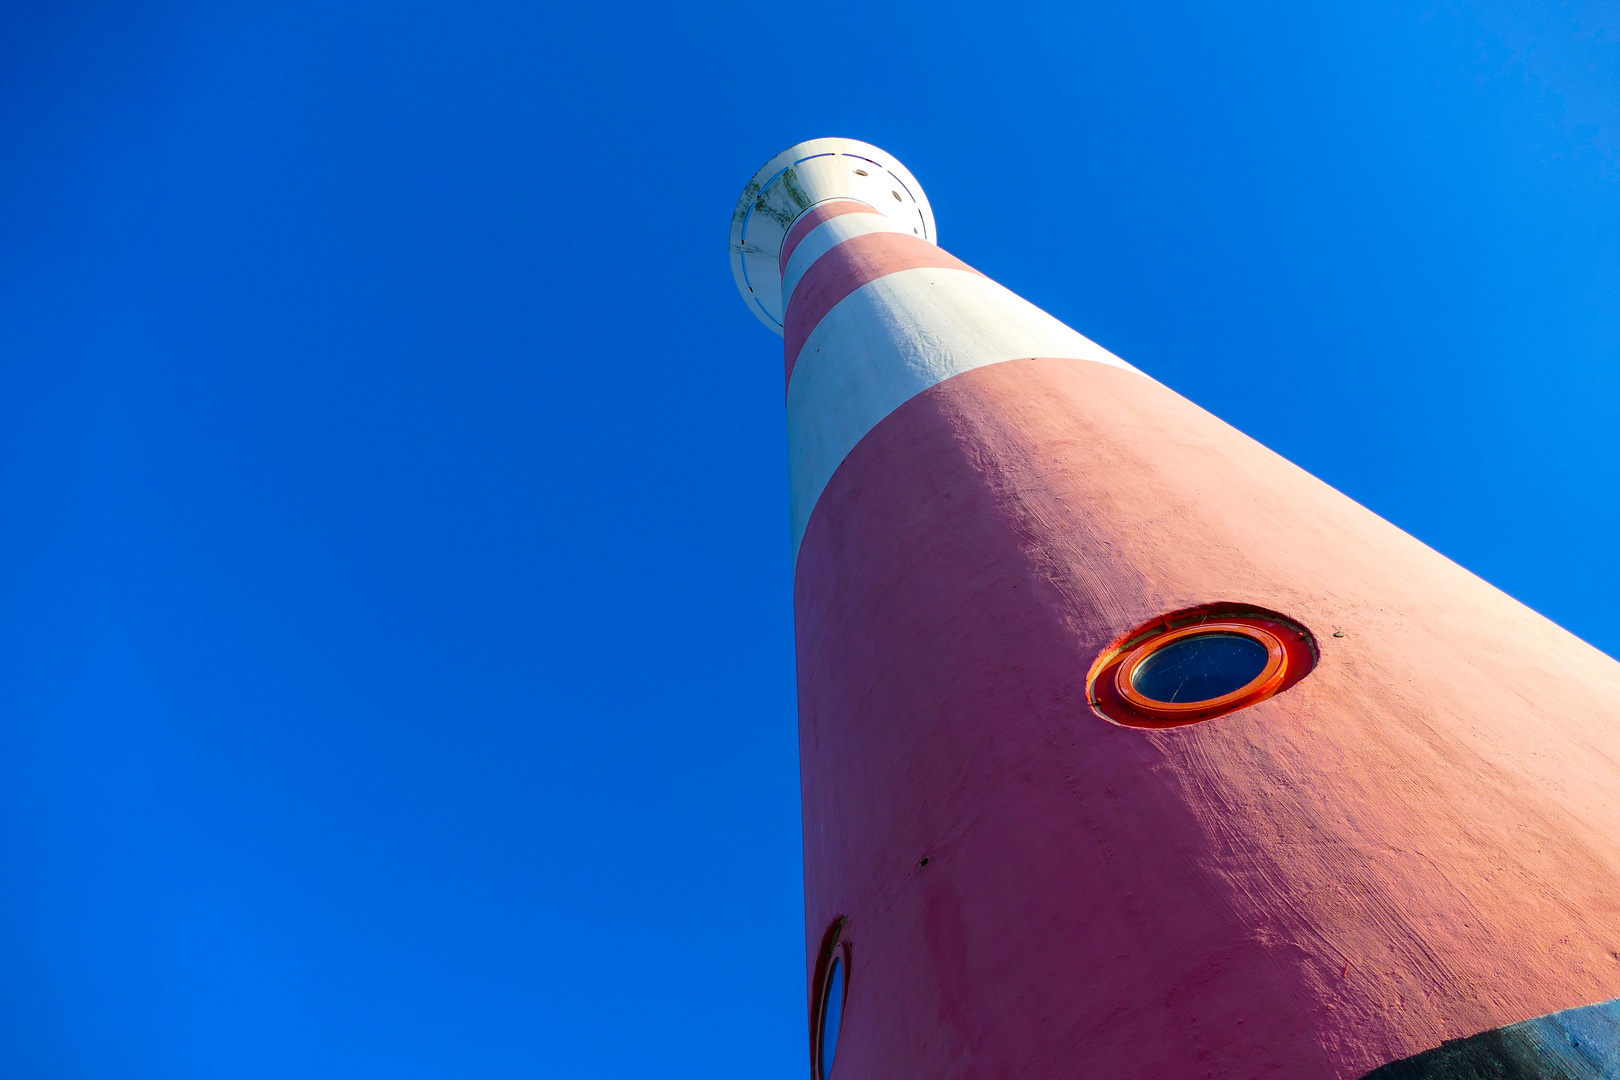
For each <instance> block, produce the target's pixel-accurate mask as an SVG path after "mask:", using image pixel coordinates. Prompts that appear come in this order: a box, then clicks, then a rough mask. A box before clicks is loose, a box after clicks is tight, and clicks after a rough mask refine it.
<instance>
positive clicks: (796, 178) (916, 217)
mask: <svg viewBox="0 0 1620 1080" xmlns="http://www.w3.org/2000/svg"><path fill="white" fill-rule="evenodd" d="M828 199H858V200H860V201H861V202H863V203H866V204H868V205H869V206H872V207H874V208H875V209H876V210H877V211H878V212H879V213H881V214H883V215H884V216H885V217H889V218H892V219H893V220H895V221H896V222H900V223H903V224H904V225H905V230H906V231H908V232H909V231H910V230H911V229H913V228H916V229H917V230H918V232H917V235H919V236H921V237H922V238H923V239H924V240H927V241H928V242H929V243H931V244H932V243H938V238H937V236H936V235H935V232H934V211H933V209H932V208H931V207H930V206H929V205H928V196H926V195H924V194H923V189H922V185H920V184H918V183H917V178H916V177H914V176H912V175H911V171H910V170H909V169H907V168H906V167H905V166H904V165H902V164H900V163H899V162H898V161H896V160H895V159H894V157H893V156H892V155H890V154H886V153H884V152H883V151H882V150H879V149H878V148H877V147H875V146H873V145H872V144H871V143H864V142H861V141H859V140H858V139H811V140H810V141H809V142H802V143H799V144H798V145H797V146H792V147H789V148H788V149H786V150H784V151H782V152H781V153H780V154H777V155H776V156H775V157H773V158H772V159H771V160H770V161H768V162H766V163H765V166H764V168H762V169H760V170H759V172H757V173H755V174H754V178H753V179H752V180H750V181H749V182H748V186H747V187H745V188H743V193H742V198H740V199H738V200H737V208H736V210H734V211H733V212H732V215H731V273H732V276H733V277H735V278H736V280H737V291H738V292H740V293H742V298H743V301H744V302H745V303H747V305H748V309H749V310H750V311H752V312H753V313H754V314H755V315H756V316H758V317H759V321H760V322H762V323H764V324H765V325H766V326H768V327H770V328H771V329H772V330H774V331H775V332H776V333H778V334H780V333H781V332H782V323H783V320H784V313H785V312H786V310H787V305H786V304H785V303H784V302H783V298H782V277H781V271H782V263H781V256H782V241H783V240H784V239H786V238H787V233H788V230H789V229H790V228H792V227H793V222H794V221H796V220H797V219H798V217H799V215H800V214H802V213H804V212H805V211H806V210H808V209H809V208H810V207H812V206H814V205H815V204H816V203H819V202H826V201H827V200H828Z"/></svg>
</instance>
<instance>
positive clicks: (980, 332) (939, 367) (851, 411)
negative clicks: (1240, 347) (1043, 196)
mask: <svg viewBox="0 0 1620 1080" xmlns="http://www.w3.org/2000/svg"><path fill="white" fill-rule="evenodd" d="M856 216H859V217H862V218H864V217H866V215H864V214H863V215H847V216H846V218H839V219H834V220H835V221H836V220H846V219H847V217H856ZM828 224H832V222H828ZM797 257H798V252H794V258H795V259H797ZM1032 356H1046V357H1061V358H1072V359H1076V360H1091V361H1095V362H1097V363H1100V364H1108V365H1110V366H1112V367H1118V368H1124V369H1125V370H1127V371H1136V368H1133V367H1131V365H1129V364H1127V363H1126V362H1125V361H1123V360H1121V359H1120V358H1119V357H1117V356H1115V355H1114V354H1113V353H1111V352H1109V351H1108V350H1107V349H1104V348H1103V347H1102V346H1101V345H1098V344H1097V343H1096V342H1094V341H1092V340H1090V339H1089V338H1087V337H1085V336H1083V335H1082V334H1080V333H1078V332H1077V331H1075V330H1072V329H1070V328H1069V327H1067V326H1065V325H1064V324H1063V323H1061V322H1059V321H1058V320H1057V319H1055V318H1053V317H1052V316H1051V315H1048V314H1047V313H1046V312H1044V311H1042V310H1041V309H1040V308H1038V307H1036V306H1035V305H1034V304H1031V303H1030V302H1029V301H1027V300H1025V299H1024V298H1022V297H1020V296H1018V295H1017V294H1016V293H1014V292H1012V291H1011V290H1009V289H1007V288H1005V287H1003V286H1001V285H998V284H996V283H995V282H994V281H991V280H990V279H989V278H987V277H984V276H983V275H981V274H977V273H974V272H972V271H970V270H954V269H946V268H939V267H921V268H918V269H911V270H900V271H897V272H895V273H892V274H887V275H885V276H883V277H880V278H877V279H876V280H874V281H869V282H867V283H866V284H865V285H862V286H861V287H860V288H858V289H856V290H855V291H854V292H852V293H850V295H848V296H847V297H845V298H844V299H843V300H841V301H839V303H838V304H837V305H835V306H834V307H833V309H832V310H831V311H829V312H828V313H827V315H826V317H824V318H823V319H822V320H821V322H820V323H819V324H818V325H817V326H816V328H815V329H814V330H812V331H811V332H810V336H809V338H808V339H807V340H806V342H805V346H804V348H803V350H802V351H801V352H800V353H799V357H798V362H797V364H796V365H795V366H794V369H793V378H792V381H791V382H790V383H789V385H788V396H787V423H788V471H789V499H790V504H791V515H792V528H793V559H794V562H795V563H797V561H798V558H799V545H800V543H801V542H802V541H803V539H804V530H805V528H806V527H807V526H808V525H809V522H810V514H811V512H812V511H813V510H814V509H815V506H816V502H817V500H819V499H820V498H821V493H822V491H823V490H825V488H826V486H827V483H828V481H830V480H831V479H832V476H833V473H834V472H836V471H837V469H838V466H839V465H840V464H842V463H843V461H844V458H845V457H847V456H848V455H849V452H850V451H851V450H853V449H855V445H856V444H857V443H859V442H860V441H861V439H862V438H864V437H865V436H866V433H867V432H869V431H871V430H872V429H873V428H874V427H876V426H877V425H878V424H879V423H881V422H882V421H883V419H884V418H885V417H887V416H888V415H889V414H890V413H892V412H894V410H895V409H897V408H899V407H900V406H901V405H903V404H905V403H906V402H907V401H909V400H911V399H912V398H913V397H915V396H916V395H918V394H920V393H922V392H923V391H924V390H927V389H928V388H929V387H932V386H936V385H938V384H939V383H942V382H944V381H945V380H946V379H949V378H950V377H951V376H953V375H959V374H961V373H962V372H964V371H972V370H973V369H975V368H981V367H987V366H989V365H991V364H999V363H1004V362H1005V361H1008V360H1019V359H1023V358H1025V357H1032ZM1145 377H1146V376H1144V378H1145Z"/></svg>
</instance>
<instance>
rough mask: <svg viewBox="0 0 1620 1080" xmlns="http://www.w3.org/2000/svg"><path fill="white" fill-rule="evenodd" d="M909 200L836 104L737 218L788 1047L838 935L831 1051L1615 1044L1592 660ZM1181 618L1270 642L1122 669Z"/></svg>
mask: <svg viewBox="0 0 1620 1080" xmlns="http://www.w3.org/2000/svg"><path fill="white" fill-rule="evenodd" d="M936 240H937V234H936V230H935V225H934V220H933V215H932V210H931V209H930V208H929V206H928V203H927V198H926V195H925V194H924V193H923V191H922V189H921V186H920V185H919V184H918V183H917V182H916V180H915V178H914V177H912V176H911V174H910V173H909V172H908V171H906V170H905V169H904V167H903V166H900V165H899V163H898V162H896V161H895V160H894V159H893V158H892V157H891V156H890V155H888V154H886V153H884V152H883V151H881V150H879V149H877V148H875V147H872V146H869V145H868V144H864V143H859V142H856V141H854V140H843V139H823V140H814V141H812V142H809V143H803V144H800V145H799V146H796V147H794V148H791V149H790V150H788V151H784V152H783V153H782V154H780V155H778V156H777V157H776V158H775V159H773V160H772V161H771V162H770V163H768V164H767V165H766V166H765V167H764V168H763V169H761V170H760V172H759V174H757V175H756V177H755V178H754V180H753V181H752V182H751V183H750V184H749V186H748V187H747V188H746V189H745V191H744V195H743V198H742V199H741V200H740V201H739V203H738V207H737V211H736V213H735V215H734V217H733V223H732V238H731V252H732V265H733V270H734V273H735V275H736V278H737V283H738V288H739V291H740V292H742V295H743V297H744V300H745V302H746V303H748V305H749V307H750V309H751V310H753V311H754V313H755V315H756V316H757V317H759V318H760V319H761V321H762V322H765V323H766V324H767V325H768V326H770V327H771V328H772V329H773V330H775V331H776V332H778V333H781V334H782V335H783V338H784V347H785V371H786V376H787V387H786V400H787V410H788V431H789V482H790V520H791V526H792V538H793V545H792V551H793V556H794V575H795V577H794V602H795V619H796V633H797V642H798V644H797V650H798V671H799V700H800V749H801V766H802V774H803V802H804V828H805V872H806V917H807V938H806V939H807V958H808V961H809V971H810V985H809V987H808V995H809V996H808V1001H809V1004H810V1013H809V1026H810V1032H809V1034H810V1037H811V1044H812V1048H813V1052H812V1069H813V1071H819V1070H821V1069H822V1068H823V1067H824V1066H825V1065H826V1064H828V1063H827V1062H822V1061H820V1060H819V1057H820V1056H821V1055H820V1050H819V1047H820V1046H821V1044H822V1043H823V1042H824V1041H825V1038H824V1036H826V1035H827V1034H829V1033H830V1029H829V1031H828V1032H824V1031H823V1030H822V1028H823V1026H824V1024H823V1021H822V1019H821V1017H822V1012H823V1005H824V1002H825V999H826V997H827V987H828V985H829V983H830V981H832V979H833V976H834V973H835V972H836V975H837V985H838V986H839V987H840V992H841V994H842V988H846V987H847V998H842V1000H841V1001H840V1002H838V1004H841V1005H842V1006H843V1008H842V1010H841V1013H839V1012H837V1011H835V1015H841V1023H840V1025H839V1027H838V1032H837V1044H836V1053H835V1054H834V1055H832V1072H831V1076H832V1077H833V1080H856V1078H858V1077H863V1076H883V1077H893V1078H904V1077H918V1078H921V1077H929V1078H940V1077H962V1078H968V1077H982V1078H989V1077H1002V1076H1006V1077H1014V1076H1016V1077H1044V1076H1054V1077H1055V1076H1069V1075H1085V1076H1088V1077H1095V1078H1113V1077H1120V1078H1124V1077H1144V1078H1146V1077H1153V1078H1156V1080H1166V1078H1179V1077H1206V1076H1208V1077H1231V1078H1245V1080H1246V1078H1252V1077H1259V1076H1267V1075H1277V1076H1289V1077H1324V1078H1327V1077H1333V1078H1345V1080H1351V1078H1356V1077H1362V1076H1366V1075H1368V1074H1373V1075H1376V1076H1379V1077H1380V1078H1384V1077H1387V1078H1389V1080H1396V1077H1443V1076H1463V1075H1473V1074H1472V1073H1468V1072H1464V1071H1461V1070H1463V1069H1465V1068H1473V1067H1475V1066H1476V1065H1479V1064H1480V1063H1486V1064H1490V1063H1495V1065H1493V1066H1492V1067H1501V1068H1506V1067H1508V1066H1511V1067H1512V1068H1514V1069H1517V1070H1518V1072H1516V1073H1515V1072H1506V1073H1503V1075H1522V1076H1546V1077H1555V1076H1567V1077H1572V1078H1580V1077H1587V1076H1591V1077H1599V1076H1614V1075H1620V1072H1616V1071H1615V1070H1616V1069H1617V1068H1620V1015H1617V1014H1616V1013H1615V1012H1614V1010H1612V1009H1611V1008H1610V1007H1608V1006H1605V1005H1604V1004H1603V1003H1605V1002H1609V1001H1611V1000H1612V999H1614V998H1615V997H1616V996H1620V920H1617V916H1620V840H1617V839H1616V838H1617V837H1620V664H1616V663H1615V661H1613V660H1612V659H1610V658H1609V657H1607V656H1605V655H1603V654H1602V653H1600V652H1598V651H1597V650H1596V649H1593V648H1591V647H1590V646H1588V645H1586V644H1585V643H1583V642H1581V641H1580V640H1579V639H1577V638H1575V637H1574V636H1573V635H1570V634H1569V633H1567V632H1566V631H1564V630H1562V629H1561V628H1559V627H1557V626H1556V625H1554V624H1552V623H1551V622H1549V621H1548V620H1546V619H1544V618H1542V617H1541V616H1539V615H1537V614H1536V613H1534V612H1532V611H1530V610H1529V609H1528V608H1526V607H1524V606H1523V605H1521V604H1519V603H1518V602H1516V601H1514V600H1513V599H1511V598H1510V597H1507V596H1506V595H1504V594H1503V593H1501V592H1500V591H1499V590H1496V589H1495V588H1493V587H1492V586H1490V585H1488V584H1487V583H1485V582H1484V581H1481V580H1480V579H1479V578H1477V577H1475V576H1473V575H1471V574H1469V573H1468V572H1466V571H1464V570H1463V569H1461V568H1460V567H1458V566H1456V565H1455V564H1454V563H1452V562H1450V561H1449V560H1447V559H1445V558H1444V557H1442V556H1440V555H1439V554H1437V553H1435V552H1434V551H1432V550H1431V549H1429V548H1427V547H1425V546H1424V545H1422V544H1421V543H1419V542H1418V541H1416V540H1415V539H1413V538H1411V537H1410V536H1407V535H1406V534H1405V533H1403V532H1401V531H1400V530H1399V529H1396V528H1395V527H1394V526H1392V525H1390V524H1389V523H1387V522H1385V521H1383V520H1382V519H1380V518H1378V517H1377V516H1376V515H1374V514H1372V513H1371V512H1369V511H1367V510H1366V509H1364V508H1363V507H1361V506H1359V505H1358V504H1356V503H1354V502H1353V501H1351V500H1350V499H1348V498H1346V497H1345V496H1343V495H1342V494H1340V493H1339V492H1337V491H1334V490H1333V489H1332V488H1330V487H1328V486H1327V485H1325V484H1323V483H1321V482H1320V481H1318V480H1316V479H1314V478H1313V477H1311V476H1309V475H1308V474H1306V473H1305V472H1303V471H1302V470H1300V469H1298V468H1296V467H1295V466H1293V465H1291V464H1290V463H1288V462H1287V461H1285V460H1283V459H1282V458H1280V457H1278V456H1277V455H1275V454H1273V453H1272V452H1270V451H1269V450H1266V449H1265V448H1264V447H1262V446H1260V445H1259V444H1257V443H1255V442H1254V441H1253V440H1251V439H1249V438H1247V437H1246V436H1244V435H1243V434H1241V433H1240V432H1238V431H1236V430H1234V429H1233V428H1231V427H1230V426H1228V425H1226V424H1224V423H1223V422H1221V421H1220V420H1218V419H1216V418H1215V417H1213V416H1211V415H1210V414H1208V413H1207V412H1205V411H1203V410H1201V409H1199V408H1197V407H1196V406H1194V405H1192V404H1191V403H1190V402H1187V401H1186V400H1185V399H1183V398H1181V397H1180V396H1179V395H1177V394H1175V393H1174V392H1173V391H1171V390H1169V389H1168V388H1166V387H1164V386H1162V385H1161V384H1159V383H1157V382H1155V381H1154V380H1152V379H1150V378H1148V377H1147V376H1145V375H1143V374H1142V373H1140V372H1138V371H1136V370H1135V369H1134V368H1132V367H1131V366H1130V365H1128V364H1126V363H1125V362H1124V361H1122V360H1120V359H1119V358H1117V357H1114V356H1113V355H1112V354H1110V353H1108V352H1107V351H1106V350H1104V349H1102V348H1101V347H1100V346H1098V345H1096V344H1095V343H1093V342H1091V341H1089V340H1087V339H1086V338H1084V337H1083V336H1081V335H1080V334H1078V333H1076V332H1075V331H1073V330H1071V329H1069V328H1068V327H1066V326H1064V325H1063V324H1062V323H1060V322H1059V321H1058V320H1056V319H1054V318H1052V317H1051V316H1050V315H1047V314H1046V313H1044V312H1042V311H1040V310H1039V309H1037V308H1035V307H1034V306H1033V305H1030V304H1028V303H1027V302H1026V301H1024V300H1022V299H1020V298H1018V297H1017V296H1015V295H1014V294H1012V293H1011V292H1009V291H1008V290H1006V289H1004V288H1002V287H1001V286H999V285H997V284H995V283H994V282H992V281H990V280H989V279H988V278H985V277H984V276H983V275H982V274H979V273H978V272H976V271H974V270H973V269H971V268H970V267H968V266H966V265H965V264H963V263H962V262H960V261H959V260H957V259H956V258H955V257H953V256H951V255H950V254H948V253H946V252H945V251H944V250H943V249H941V248H939V247H938V246H937V243H936ZM1217 626H1218V627H1224V628H1226V629H1225V631H1223V633H1224V635H1225V637H1227V638H1230V639H1232V641H1234V642H1237V641H1239V639H1240V638H1241V639H1243V640H1244V641H1247V640H1249V639H1252V640H1253V641H1258V642H1261V643H1267V642H1269V643H1270V648H1271V660H1270V661H1269V663H1270V664H1271V665H1272V666H1271V667H1270V668H1267V669H1266V670H1267V671H1268V672H1272V674H1270V675H1267V676H1265V677H1260V676H1257V677H1256V679H1255V681H1254V682H1253V683H1252V684H1250V685H1249V686H1248V687H1247V688H1246V689H1244V690H1241V691H1234V692H1233V694H1231V695H1228V696H1227V698H1224V699H1219V701H1224V702H1225V704H1224V705H1223V704H1219V703H1218V701H1217V699H1210V702H1206V703H1205V704H1206V705H1209V707H1208V708H1202V707H1201V706H1199V705H1198V703H1196V702H1194V703H1191V704H1187V705H1180V704H1165V705H1164V706H1163V708H1159V707H1158V705H1157V704H1156V701H1155V699H1152V698H1148V699H1142V698H1141V697H1140V695H1138V694H1136V693H1135V690H1134V688H1133V684H1132V682H1131V679H1130V678H1129V677H1127V676H1128V675H1129V672H1130V671H1132V670H1134V671H1144V672H1145V671H1146V670H1147V664H1148V661H1147V660H1144V659H1140V658H1141V657H1146V656H1149V655H1150V654H1152V652H1153V650H1154V649H1156V648H1160V647H1161V643H1168V642H1171V641H1172V639H1174V638H1175V636H1176V635H1178V634H1179V635H1182V636H1183V637H1185V636H1186V635H1188V634H1193V635H1194V637H1198V636H1200V635H1202V637H1203V638H1206V639H1207V638H1210V637H1211V635H1210V634H1209V633H1205V631H1206V630H1207V629H1208V628H1209V627H1217ZM1245 635H1246V636H1245ZM1217 636H1219V635H1217ZM1245 647H1251V646H1245ZM1162 648H1163V649H1164V653H1163V655H1169V652H1170V646H1169V645H1168V644H1162ZM1132 665H1136V666H1135V667H1134V668H1133V667H1132ZM1268 679H1269V682H1268V681H1267V680H1268ZM1262 684H1264V685H1262ZM1245 694H1247V695H1248V696H1247V697H1245V696H1244V695H1245ZM1133 702H1134V704H1133ZM1211 703H1214V704H1211ZM1160 704H1162V703H1160ZM1177 709H1180V710H1182V711H1181V712H1179V713H1178V712H1176V710H1177ZM846 976H847V978H846ZM1569 1010H1574V1011H1573V1012H1571V1011H1569ZM1548 1014H1556V1015H1553V1016H1548ZM1537 1017H1547V1018H1546V1019H1543V1020H1536V1019H1535V1018H1537ZM1448 1040H1466V1041H1464V1042H1454V1043H1450V1044H1449V1045H1442V1044H1445V1043H1447V1041H1448ZM1560 1070H1561V1071H1560ZM1582 1070H1584V1071H1582ZM1605 1070H1608V1071H1605ZM1485 1075H1492V1074H1489V1073H1487V1074H1485ZM816 1080H821V1077H820V1076H817V1077H816Z"/></svg>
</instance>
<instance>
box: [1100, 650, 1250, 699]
mask: <svg viewBox="0 0 1620 1080" xmlns="http://www.w3.org/2000/svg"><path fill="white" fill-rule="evenodd" d="M1269 656H1270V653H1269V652H1268V651H1267V649H1266V647H1265V646H1264V645H1262V644H1260V642H1258V641H1256V640H1254V639H1253V638H1251V637H1245V636H1244V635H1242V634H1224V633H1215V634H1196V635H1194V636H1192V637H1184V638H1182V639H1181V640H1180V641H1172V642H1171V643H1170V644H1168V645H1166V646H1165V647H1164V648H1162V649H1159V650H1157V651H1156V652H1153V653H1150V654H1149V655H1148V657H1147V659H1145V660H1143V661H1142V662H1141V663H1139V664H1137V665H1136V670H1135V671H1133V672H1132V673H1131V686H1132V688H1133V689H1135V691H1136V692H1137V693H1138V694H1141V695H1142V696H1143V697H1145V698H1148V699H1149V700H1152V701H1165V702H1171V703H1175V704H1182V703H1186V702H1194V701H1208V700H1210V699H1211V698H1218V697H1220V696H1221V695H1222V694H1230V693H1231V692H1232V691H1234V690H1240V689H1242V688H1243V687H1245V686H1247V685H1249V683H1251V682H1253V681H1254V679H1255V676H1257V675H1259V674H1260V673H1261V672H1262V671H1264V670H1265V668H1266V660H1267V659H1268V658H1269Z"/></svg>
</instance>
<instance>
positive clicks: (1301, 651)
mask: <svg viewBox="0 0 1620 1080" xmlns="http://www.w3.org/2000/svg"><path fill="white" fill-rule="evenodd" d="M1315 664H1316V644H1315V641H1314V639H1313V638H1312V637H1311V635H1310V633H1309V631H1307V630H1305V628H1304V627H1302V626H1300V625H1299V624H1297V623H1295V622H1293V621H1292V620H1291V619H1288V618H1287V617H1286V616H1283V615H1279V614H1277V613H1276V612H1270V611H1262V610H1259V609H1252V608H1242V607H1239V606H1237V605H1232V604H1220V605H1208V606H1206V607H1202V608H1193V609H1189V610H1187V611H1181V612H1174V613H1171V614H1169V615H1165V616H1161V617H1160V618H1158V619H1156V620H1154V621H1153V622H1152V623H1150V624H1148V625H1147V626H1143V627H1138V628H1137V629H1136V630H1134V631H1132V632H1131V633H1129V634H1127V635H1125V637H1124V638H1122V639H1121V640H1120V641H1118V642H1116V643H1115V644H1114V645H1113V646H1112V647H1110V648H1109V649H1108V650H1105V651H1104V653H1103V654H1102V655H1101V656H1100V657H1098V659H1097V662H1096V663H1095V664H1094V665H1093V666H1092V672H1091V678H1090V681H1089V686H1088V689H1089V692H1090V695H1091V704H1092V707H1093V708H1094V709H1096V710H1097V711H1098V712H1100V713H1101V714H1102V715H1103V716H1105V717H1107V718H1108V719H1110V720H1113V721H1114V722H1115V723H1120V724H1125V725H1127V726H1132V727H1174V726H1177V725H1180V724H1189V723H1194V722H1196V721H1199V720H1208V719H1211V718H1213V717H1216V716H1222V715H1224V714H1226V713H1230V712H1235V711H1237V710H1238V709H1243V708H1247V707H1248V706H1250V705H1253V704H1256V703H1257V702H1260V701H1264V700H1265V699H1266V698H1268V697H1272V696H1273V695H1275V694H1278V693H1281V692H1282V691H1283V690H1286V689H1288V688H1289V687H1290V686H1292V685H1293V684H1294V683H1296V682H1298V681H1299V680H1300V679H1302V678H1304V677H1305V676H1306V675H1307V674H1308V673H1309V672H1310V670H1311V668H1312V667H1314V666H1315Z"/></svg>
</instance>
